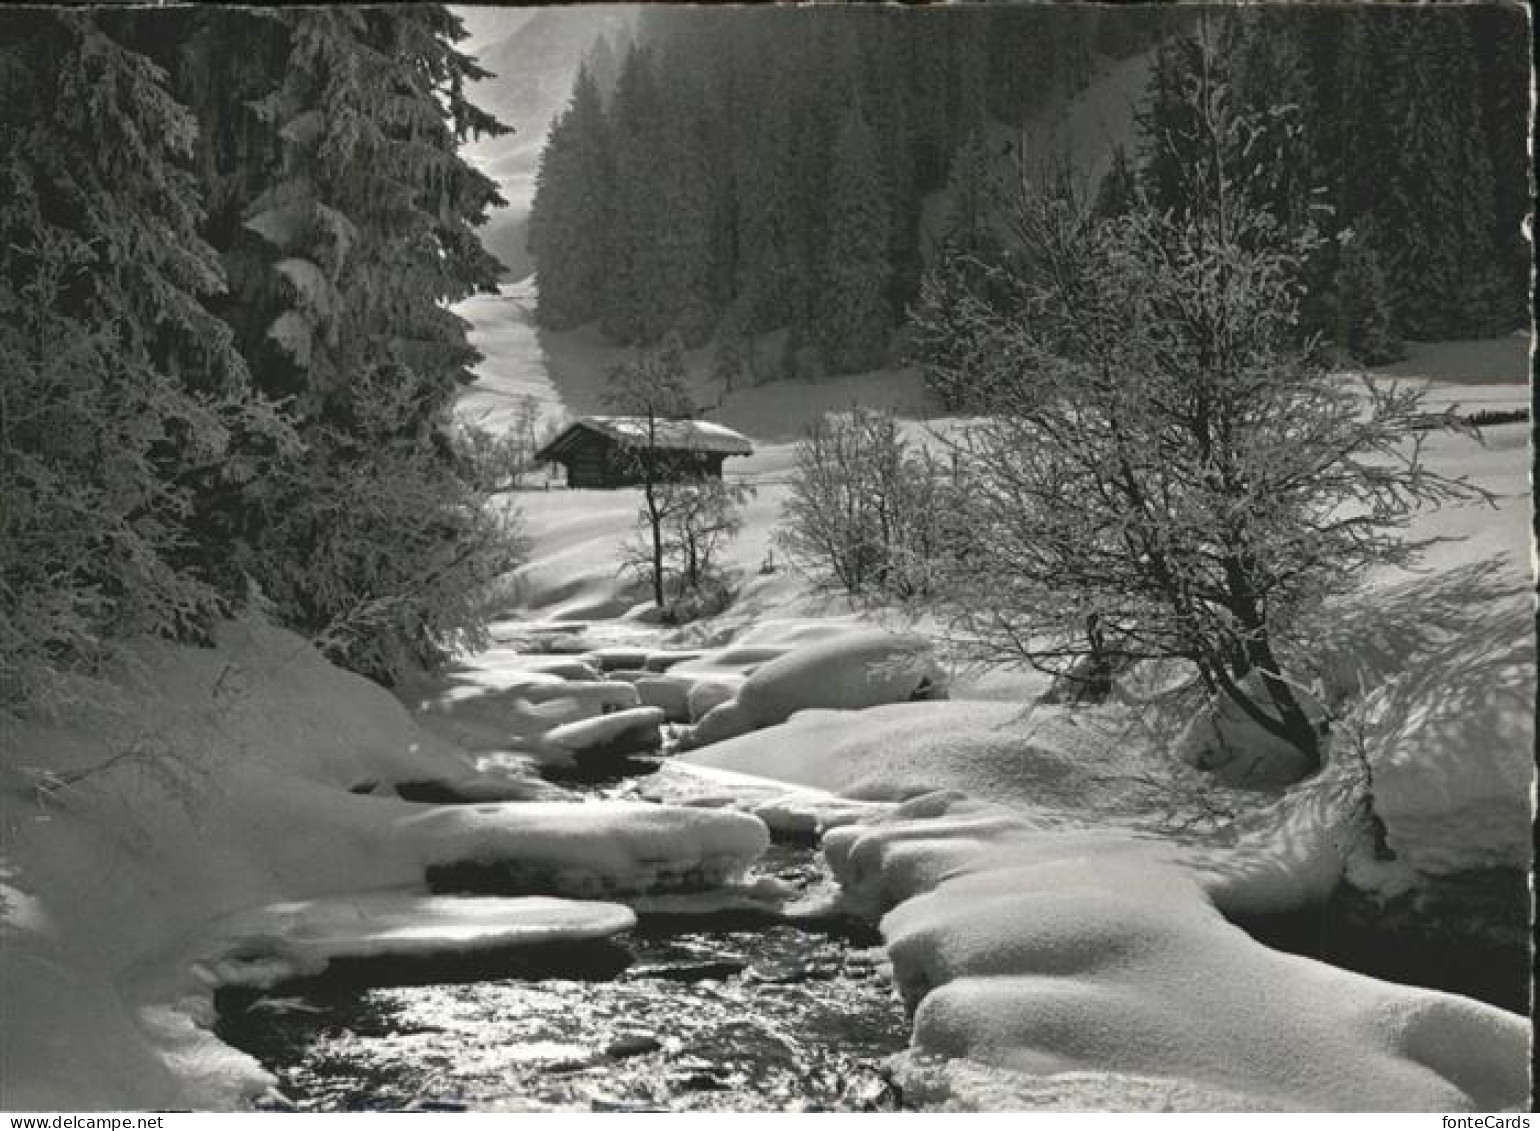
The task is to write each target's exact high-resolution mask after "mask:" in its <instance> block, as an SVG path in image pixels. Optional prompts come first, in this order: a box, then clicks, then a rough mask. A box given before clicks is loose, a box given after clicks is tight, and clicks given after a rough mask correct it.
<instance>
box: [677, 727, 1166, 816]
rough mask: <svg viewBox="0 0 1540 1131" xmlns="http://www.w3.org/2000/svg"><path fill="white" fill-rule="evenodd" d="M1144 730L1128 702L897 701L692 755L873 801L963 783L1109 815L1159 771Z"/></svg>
mask: <svg viewBox="0 0 1540 1131" xmlns="http://www.w3.org/2000/svg"><path fill="white" fill-rule="evenodd" d="M722 710H724V708H722V707H718V708H716V709H715V710H714V711H713V712H712V714H711V715H708V716H707V719H708V720H710V719H712V718H713V717H714V716H715V715H716V713H717V712H718V711H722ZM1140 725H1141V724H1140V723H1139V720H1138V718H1137V716H1136V715H1135V714H1133V713H1131V712H1128V711H1126V710H1124V709H1121V708H1118V709H1108V710H1094V711H1093V710H1082V711H1071V710H1069V709H1067V708H1062V707H1038V708H1028V707H1025V706H1023V705H1022V704H1019V703H999V702H968V701H963V700H939V701H936V702H928V703H891V704H887V705H884V706H878V707H871V708H868V709H866V710H863V711H822V710H816V711H801V712H798V713H797V714H796V715H794V716H793V717H792V718H791V719H790V720H789V721H788V722H785V723H782V724H781V725H779V726H774V727H768V728H766V729H764V730H758V731H754V732H753V733H750V734H743V735H739V736H734V737H732V738H729V739H727V740H725V741H722V742H717V743H714V744H712V745H709V746H705V747H703V748H701V749H698V750H691V751H689V752H688V753H687V754H684V755H682V757H683V758H684V759H685V760H686V761H688V762H692V763H695V764H699V765H705V766H715V767H718V768H720V769H726V770H736V771H738V772H740V773H746V774H757V775H759V776H761V777H768V778H776V779H779V780H781V781H785V782H790V783H793V784H796V785H801V786H809V787H812V788H814V789H825V790H830V791H832V792H835V793H839V794H842V795H844V796H846V797H851V798H856V799H859V800H864V801H902V800H904V799H905V798H907V797H914V796H917V795H919V794H924V793H930V792H933V791H935V790H938V789H956V790H962V791H964V792H967V793H971V794H974V795H976V796H979V797H988V798H992V799H994V800H997V801H1002V802H1016V803H1020V804H1024V805H1031V806H1034V807H1039V808H1043V809H1048V808H1053V807H1060V808H1062V809H1064V810H1066V811H1074V810H1080V809H1090V808H1095V809H1096V810H1098V811H1101V812H1105V811H1106V810H1107V809H1109V808H1115V807H1117V806H1118V805H1119V804H1121V803H1122V802H1123V800H1125V799H1129V798H1132V797H1134V796H1136V795H1137V794H1138V792H1139V790H1138V786H1139V782H1138V777H1139V775H1140V773H1141V772H1144V771H1148V770H1150V769H1151V768H1152V766H1153V760H1154V758H1155V756H1156V753H1157V752H1156V751H1154V750H1153V749H1152V748H1151V744H1150V743H1149V742H1148V741H1141V740H1140V739H1141V735H1140V734H1139V733H1138V728H1139V726H1140Z"/></svg>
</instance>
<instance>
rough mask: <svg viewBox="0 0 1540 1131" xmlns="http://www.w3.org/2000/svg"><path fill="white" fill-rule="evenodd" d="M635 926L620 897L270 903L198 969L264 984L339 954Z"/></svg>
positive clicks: (216, 941) (420, 954)
mask: <svg viewBox="0 0 1540 1131" xmlns="http://www.w3.org/2000/svg"><path fill="white" fill-rule="evenodd" d="M634 926H636V914H635V912H633V911H632V910H631V909H630V908H629V907H624V906H622V905H620V904H617V903H597V902H587V901H582V902H580V901H575V900H570V899H551V898H548V897H544V896H524V897H521V898H512V899H510V898H499V897H477V898H455V897H448V896H431V895H421V894H419V893H416V892H371V893H366V894H360V895H353V896H342V897H337V898H333V899H311V900H301V901H290V902H286V903H275V904H270V905H268V906H266V907H260V908H255V909H253V910H251V911H245V912H242V913H240V914H238V915H234V916H231V917H230V918H228V919H226V920H224V921H223V922H221V923H220V924H218V925H217V927H216V928H215V930H214V931H213V932H211V940H210V941H209V942H208V943H207V944H205V945H206V946H207V948H208V950H207V957H205V958H202V959H200V960H198V961H197V963H196V967H197V969H196V971H195V972H197V973H198V974H199V976H200V977H202V978H204V979H205V980H206V981H207V982H208V983H209V984H210V985H220V986H251V987H256V988H265V987H267V986H271V985H273V984H275V983H277V982H280V981H283V980H286V979H289V978H296V977H304V976H307V975H311V974H318V973H320V972H321V971H322V970H323V969H325V967H326V965H327V964H328V963H329V962H331V961H332V960H334V959H339V958H376V957H392V958H425V957H432V956H435V955H443V954H465V953H468V952H472V951H478V950H500V949H505V948H508V947H516V946H534V945H540V944H548V943H553V942H575V941H581V940H587V939H598V938H607V937H608V936H610V935H615V934H619V933H620V932H622V931H628V930H630V929H631V928H632V927H634Z"/></svg>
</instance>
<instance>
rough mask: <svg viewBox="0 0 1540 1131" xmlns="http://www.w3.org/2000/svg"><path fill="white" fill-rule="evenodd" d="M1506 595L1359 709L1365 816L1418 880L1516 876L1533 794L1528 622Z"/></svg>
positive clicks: (1526, 845)
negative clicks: (1493, 871) (1367, 800)
mask: <svg viewBox="0 0 1540 1131" xmlns="http://www.w3.org/2000/svg"><path fill="white" fill-rule="evenodd" d="M1526 613H1527V610H1526V609H1525V608H1524V607H1523V606H1522V605H1520V604H1518V603H1517V602H1514V603H1510V604H1508V605H1507V606H1506V607H1504V606H1493V607H1491V608H1490V609H1489V610H1488V611H1487V612H1486V613H1484V614H1483V615H1482V616H1481V618H1480V624H1479V627H1478V629H1477V630H1476V631H1471V632H1466V633H1461V634H1460V635H1459V636H1456V637H1454V638H1453V639H1451V640H1449V641H1448V642H1447V643H1445V644H1443V645H1442V646H1441V647H1438V648H1434V649H1430V650H1428V651H1429V652H1430V653H1431V654H1427V655H1425V656H1424V657H1422V658H1421V659H1420V661H1419V662H1417V663H1415V664H1412V665H1409V666H1408V668H1407V669H1406V671H1405V672H1404V673H1403V674H1401V675H1399V676H1397V677H1396V678H1394V679H1392V680H1390V681H1389V682H1388V683H1386V684H1385V685H1384V686H1382V687H1381V688H1379V689H1378V690H1377V691H1376V692H1375V693H1374V694H1372V695H1371V696H1370V697H1369V700H1368V702H1367V703H1366V704H1365V705H1364V707H1363V710H1362V712H1361V717H1362V742H1363V751H1364V757H1365V759H1366V761H1367V764H1368V768H1369V774H1370V788H1371V791H1372V798H1373V804H1374V812H1375V814H1376V815H1377V816H1378V817H1379V818H1380V820H1381V821H1382V822H1383V823H1384V826H1385V841H1386V844H1387V845H1388V846H1389V848H1390V850H1391V851H1392V852H1394V853H1395V854H1396V857H1397V858H1398V860H1399V861H1400V862H1401V863H1402V864H1404V865H1406V866H1408V867H1410V868H1412V869H1414V870H1415V871H1417V872H1419V873H1423V874H1427V875H1448V874H1452V873H1457V872H1463V871H1471V870H1476V869H1481V868H1514V869H1518V870H1520V871H1527V870H1528V869H1529V867H1530V864H1531V860H1532V853H1533V844H1532V840H1531V823H1530V822H1531V820H1532V807H1533V803H1534V789H1535V765H1534V758H1533V755H1534V747H1535V640H1534V623H1533V620H1532V619H1531V616H1530V615H1526Z"/></svg>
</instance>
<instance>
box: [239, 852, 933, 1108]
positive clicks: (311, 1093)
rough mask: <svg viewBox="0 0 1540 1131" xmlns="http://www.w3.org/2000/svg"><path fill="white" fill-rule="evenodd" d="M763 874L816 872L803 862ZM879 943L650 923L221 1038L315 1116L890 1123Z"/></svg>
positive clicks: (268, 998) (328, 991)
mask: <svg viewBox="0 0 1540 1131" xmlns="http://www.w3.org/2000/svg"><path fill="white" fill-rule="evenodd" d="M765 866H766V867H767V868H768V869H769V870H773V871H775V872H776V873H777V874H778V875H781V876H782V877H801V879H802V880H803V882H812V881H813V880H814V879H815V877H816V875H817V864H816V861H815V860H814V859H813V856H812V853H811V852H809V851H808V850H806V849H796V848H791V847H785V846H782V847H777V848H776V849H774V850H773V851H772V857H771V859H769V860H767V861H766V862H765ZM876 941H877V940H876V938H875V936H874V935H873V934H872V932H871V931H870V928H868V927H865V926H864V925H862V924H859V923H855V922H853V921H833V922H825V923H822V924H820V925H819V926H818V927H817V928H816V929H813V928H810V927H808V926H806V925H803V926H794V925H789V924H786V923H779V922H775V921H773V920H769V919H766V918H755V917H753V916H745V915H742V914H738V915H734V916H720V915H719V916H713V917H710V918H709V919H702V918H700V917H687V916H667V917H662V916H653V917H647V918H644V919H643V921H642V923H641V925H640V926H639V927H638V928H637V929H636V930H635V931H633V932H631V933H630V934H628V935H625V936H621V937H620V938H619V939H617V940H615V942H614V943H613V944H601V945H596V946H586V947H565V948H563V947H555V948H544V949H542V950H541V951H538V952H525V953H523V954H522V955H521V954H520V953H518V952H510V953H508V954H505V955H499V956H493V957H491V958H488V959H480V960H477V961H475V962H463V961H462V962H461V963H460V964H459V965H458V967H457V966H455V965H454V964H449V965H444V964H433V965H428V964H415V965H411V964H402V963H394V964H391V963H373V964H353V965H350V966H344V967H341V968H338V969H334V970H333V971H332V972H331V973H330V975H329V976H328V977H327V978H325V979H313V980H310V981H308V982H305V983H293V984H291V985H289V986H286V987H279V988H276V989H274V990H272V991H270V992H269V993H268V994H267V995H265V996H263V997H259V998H253V997H252V996H251V995H249V994H247V995H237V994H232V993H226V994H222V995H221V999H220V1006H221V1014H222V1017H223V1020H222V1021H221V1023H220V1026H219V1028H218V1032H219V1035H220V1036H221V1037H222V1038H223V1039H224V1040H226V1041H228V1042H229V1043H231V1044H233V1045H235V1046H237V1047H238V1048H241V1049H244V1050H246V1051H247V1052H249V1053H251V1054H252V1055H254V1056H256V1057H257V1058H258V1059H259V1060H261V1061H262V1062H263V1063H264V1064H265V1065H267V1066H268V1067H269V1068H270V1069H271V1070H272V1071H274V1072H275V1073H276V1074H278V1075H279V1077H280V1080H281V1084H280V1087H281V1089H282V1090H283V1092H284V1094H285V1095H287V1096H288V1097H289V1098H290V1099H291V1100H293V1101H294V1102H295V1104H296V1105H298V1106H299V1107H300V1108H301V1109H302V1110H308V1111H358V1110H399V1109H402V1108H408V1107H417V1108H437V1109H443V1108H449V1109H458V1108H467V1109H480V1110H486V1109H499V1108H501V1109H540V1108H557V1109H566V1110H579V1111H588V1110H672V1111H701V1110H706V1111H799V1110H800V1111H808V1110H837V1111H860V1110H878V1109H886V1108H891V1107H892V1106H893V1105H894V1097H893V1095H892V1093H891V1092H890V1090H889V1089H888V1088H887V1086H886V1084H885V1082H884V1080H883V1078H882V1076H881V1073H880V1063H881V1061H882V1060H883V1058H885V1057H886V1056H888V1055H889V1054H891V1053H893V1052H896V1051H898V1050H899V1049H901V1048H903V1047H904V1046H905V1044H906V1043H907V1040H908V1027H907V1024H906V1022H905V1019H904V1016H903V1013H902V1010H901V1008H900V1006H899V1004H898V1002H897V999H896V998H895V996H894V994H893V992H892V990H891V988H890V986H889V984H888V980H887V974H886V969H885V966H884V964H883V962H882V953H881V950H880V948H878V947H876V946H875V943H876ZM500 963H501V964H502V965H499V964H500ZM472 979H474V980H472ZM382 982H389V983H391V984H389V985H382V984H381V983H382ZM402 982H413V983H419V984H410V985H403V984H400V983H402Z"/></svg>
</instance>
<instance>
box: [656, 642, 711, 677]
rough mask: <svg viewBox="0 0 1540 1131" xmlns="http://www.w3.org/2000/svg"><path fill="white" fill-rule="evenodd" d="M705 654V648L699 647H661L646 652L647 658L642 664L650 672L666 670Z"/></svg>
mask: <svg viewBox="0 0 1540 1131" xmlns="http://www.w3.org/2000/svg"><path fill="white" fill-rule="evenodd" d="M705 654H706V653H705V650H704V649H701V648H672V649H661V650H657V651H652V652H648V653H647V660H646V662H645V663H644V664H643V665H642V666H643V667H644V668H646V669H647V670H648V671H650V672H666V671H668V670H669V669H670V668H673V667H675V666H676V665H678V664H683V663H686V662H688V661H690V660H698V659H700V658H701V657H702V656H704V655H705Z"/></svg>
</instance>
